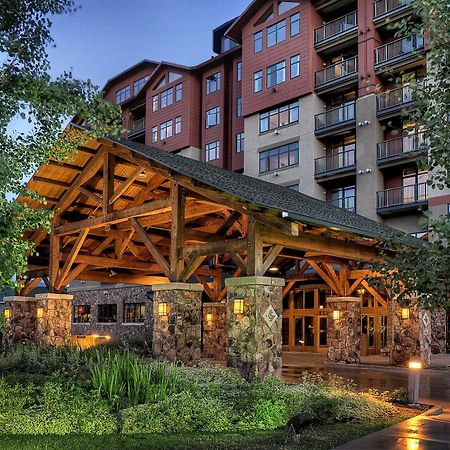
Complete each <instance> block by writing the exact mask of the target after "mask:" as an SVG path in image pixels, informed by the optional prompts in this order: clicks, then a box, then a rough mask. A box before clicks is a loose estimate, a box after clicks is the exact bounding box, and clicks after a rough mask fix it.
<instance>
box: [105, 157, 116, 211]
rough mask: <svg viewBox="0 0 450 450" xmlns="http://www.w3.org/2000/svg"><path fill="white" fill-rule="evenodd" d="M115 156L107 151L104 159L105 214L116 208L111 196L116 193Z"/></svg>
mask: <svg viewBox="0 0 450 450" xmlns="http://www.w3.org/2000/svg"><path fill="white" fill-rule="evenodd" d="M115 165H116V163H115V156H114V155H113V154H112V153H110V152H108V153H105V158H104V160H103V199H102V200H103V203H102V211H103V215H104V216H105V215H106V214H108V213H110V212H111V211H113V210H114V208H113V206H112V202H110V199H111V197H112V196H113V194H114V171H115Z"/></svg>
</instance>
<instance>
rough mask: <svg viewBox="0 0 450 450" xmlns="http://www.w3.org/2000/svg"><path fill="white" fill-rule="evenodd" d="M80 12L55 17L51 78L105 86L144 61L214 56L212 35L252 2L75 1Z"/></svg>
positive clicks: (185, 60)
mask: <svg viewBox="0 0 450 450" xmlns="http://www.w3.org/2000/svg"><path fill="white" fill-rule="evenodd" d="M75 3H76V4H77V5H78V6H81V9H80V10H79V11H77V12H76V13H75V14H73V15H66V16H56V17H54V18H53V27H52V35H53V37H54V39H55V43H56V48H54V49H50V50H49V57H50V61H51V64H52V73H53V74H55V75H57V74H59V73H62V72H63V71H64V70H72V72H73V74H74V76H75V77H77V78H80V79H88V78H89V79H91V80H92V81H93V82H94V83H95V84H97V85H99V86H100V87H103V86H104V85H105V82H106V81H107V80H108V79H109V78H111V77H112V76H114V75H116V74H118V73H120V72H122V71H123V70H125V69H127V68H128V67H130V66H132V65H134V64H136V63H137V62H139V61H141V60H142V59H154V60H157V61H160V60H164V61H171V62H175V63H179V64H184V65H195V64H198V63H200V62H202V61H205V60H207V59H208V58H210V57H211V56H212V55H213V51H212V30H213V29H214V28H216V27H217V26H219V25H221V24H222V23H224V22H226V21H228V20H230V19H232V18H234V17H236V16H238V15H240V14H241V13H242V12H243V11H244V9H245V8H246V7H247V6H248V4H249V3H250V0H161V1H157V0H128V1H126V0H75Z"/></svg>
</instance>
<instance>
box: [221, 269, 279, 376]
mask: <svg viewBox="0 0 450 450" xmlns="http://www.w3.org/2000/svg"><path fill="white" fill-rule="evenodd" d="M225 284H226V286H227V288H228V293H227V334H228V345H227V365H228V366H229V367H235V368H236V369H238V370H239V372H240V373H241V375H242V376H243V377H244V378H246V379H247V380H251V379H253V378H255V377H260V378H265V377H266V376H267V375H269V374H273V375H276V376H281V369H282V366H281V345H282V339H281V324H282V313H283V294H282V291H283V286H284V284H285V281H284V280H283V279H280V278H270V277H258V276H257V277H242V278H229V279H227V280H225ZM236 300H242V301H243V313H242V314H240V313H239V314H236V313H235V310H234V306H235V301H236Z"/></svg>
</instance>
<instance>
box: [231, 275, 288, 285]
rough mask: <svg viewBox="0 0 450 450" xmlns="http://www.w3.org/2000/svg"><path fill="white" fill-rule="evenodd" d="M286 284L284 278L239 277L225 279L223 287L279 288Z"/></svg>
mask: <svg viewBox="0 0 450 450" xmlns="http://www.w3.org/2000/svg"><path fill="white" fill-rule="evenodd" d="M285 284H286V282H285V280H284V278H272V277H259V276H252V277H239V278H227V279H226V280H225V286H227V287H231V286H233V287H234V286H236V287H237V286H279V287H283V286H284V285H285Z"/></svg>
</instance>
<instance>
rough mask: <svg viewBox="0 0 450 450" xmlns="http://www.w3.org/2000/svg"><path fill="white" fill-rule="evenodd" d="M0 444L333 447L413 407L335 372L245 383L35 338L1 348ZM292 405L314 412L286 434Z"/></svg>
mask: <svg viewBox="0 0 450 450" xmlns="http://www.w3.org/2000/svg"><path fill="white" fill-rule="evenodd" d="M0 375H1V377H0V449H2V450H8V449H11V450H13V449H14V450H16V449H20V450H23V449H25V450H26V449H30V450H31V449H33V450H35V449H46V450H51V449H64V450H65V449H68V450H72V449H73V450H78V449H79V450H88V449H120V450H126V449H164V448H170V449H184V448H195V449H214V448H223V449H234V448H235V449H254V448H258V449H279V448H287V449H289V448H296V449H308V450H311V449H314V450H316V449H317V450H321V449H331V448H333V447H335V446H337V445H339V444H342V443H344V442H347V441H349V440H352V439H355V438H357V437H360V436H363V435H365V434H368V433H371V432H373V431H376V430H378V429H381V428H385V427H387V426H390V425H392V424H394V423H397V422H399V421H401V420H405V419H407V418H409V417H412V416H413V415H415V412H413V411H411V410H409V409H406V408H404V407H399V406H398V405H394V404H393V403H392V401H393V400H394V399H396V400H398V399H400V400H401V399H402V395H403V393H402V392H396V393H394V395H392V394H388V393H377V392H367V393H359V392H357V391H356V390H355V388H354V386H353V385H352V384H351V383H349V382H348V381H346V380H343V379H341V378H339V377H334V378H332V379H328V380H324V379H323V378H322V377H321V376H320V375H317V374H315V375H312V374H305V375H304V376H303V378H302V379H301V380H300V382H299V384H297V385H286V384H284V383H282V382H281V381H279V380H277V379H275V378H268V379H266V380H264V381H255V382H252V383H249V382H246V381H244V380H243V379H242V378H240V377H239V375H238V374H237V373H236V372H234V371H233V370H231V369H225V368H222V367H211V366H204V367H200V368H187V367H182V366H175V365H168V364H161V363H149V362H148V360H146V359H144V358H142V357H141V356H137V355H136V354H134V353H132V352H130V351H128V350H123V349H111V348H100V349H91V350H87V351H80V350H76V349H73V348H72V349H70V348H67V349H64V348H63V349H61V348H60V349H54V348H49V347H42V346H36V345H28V346H18V347H14V348H10V349H5V350H3V351H2V352H1V354H0ZM298 412H307V413H309V414H310V415H311V416H312V417H313V419H314V431H315V432H316V434H317V436H318V438H317V437H316V436H314V434H313V432H312V431H311V430H310V429H306V430H305V432H304V433H303V436H302V439H301V443H300V444H293V443H292V442H288V444H287V445H286V444H285V435H286V423H287V421H288V420H289V418H291V417H292V416H293V415H295V414H297V413H298Z"/></svg>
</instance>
